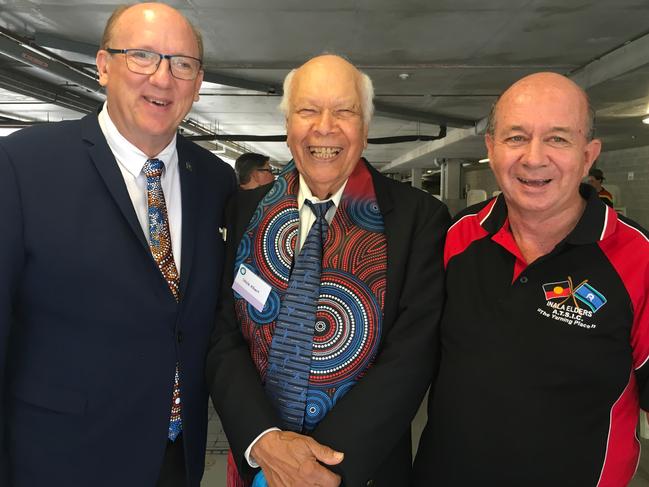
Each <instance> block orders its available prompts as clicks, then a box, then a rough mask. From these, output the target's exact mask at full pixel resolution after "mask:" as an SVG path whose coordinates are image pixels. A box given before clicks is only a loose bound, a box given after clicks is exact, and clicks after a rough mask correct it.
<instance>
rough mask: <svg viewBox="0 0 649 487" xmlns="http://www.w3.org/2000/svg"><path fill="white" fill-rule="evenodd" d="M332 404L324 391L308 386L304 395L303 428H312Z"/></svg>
mask: <svg viewBox="0 0 649 487" xmlns="http://www.w3.org/2000/svg"><path fill="white" fill-rule="evenodd" d="M333 405H334V403H333V401H332V399H331V398H330V397H329V395H328V394H327V393H326V392H325V391H321V390H318V389H313V388H309V392H308V393H307V396H306V414H305V415H304V426H305V428H306V429H307V430H312V429H314V428H315V427H316V426H317V425H318V423H319V422H320V421H322V420H323V419H324V417H325V416H326V414H327V413H328V412H329V411H330V410H331V408H332V407H333Z"/></svg>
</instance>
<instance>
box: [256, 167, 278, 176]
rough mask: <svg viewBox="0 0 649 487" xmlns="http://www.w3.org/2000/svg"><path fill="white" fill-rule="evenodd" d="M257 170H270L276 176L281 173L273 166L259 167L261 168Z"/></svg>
mask: <svg viewBox="0 0 649 487" xmlns="http://www.w3.org/2000/svg"><path fill="white" fill-rule="evenodd" d="M257 171H263V172H269V173H271V174H272V175H273V176H276V175H278V174H279V170H277V169H274V168H272V167H259V168H257Z"/></svg>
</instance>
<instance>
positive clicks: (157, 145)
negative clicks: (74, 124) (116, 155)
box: [97, 4, 203, 157]
mask: <svg viewBox="0 0 649 487" xmlns="http://www.w3.org/2000/svg"><path fill="white" fill-rule="evenodd" d="M108 47H111V48H113V49H135V48H140V49H147V50H149V51H154V52H158V53H161V54H178V55H185V56H192V57H196V58H198V57H199V49H198V43H197V41H196V37H195V36H194V33H193V31H192V28H191V26H190V25H189V23H188V22H187V21H186V20H185V18H184V17H183V16H182V15H180V14H179V13H178V12H177V11H176V10H174V9H172V8H171V7H168V6H166V5H163V4H139V5H136V6H133V7H131V8H129V9H127V10H126V11H124V13H122V15H121V16H120V17H119V18H118V19H117V21H116V23H115V25H114V27H113V30H112V34H111V36H110V41H109V45H108ZM97 69H98V71H99V83H100V84H101V85H102V86H104V87H106V91H107V104H108V114H109V115H110V118H111V120H112V121H113V123H114V124H115V126H116V127H117V129H118V130H119V132H120V133H121V134H122V135H123V136H124V137H125V138H126V139H127V140H128V141H129V142H131V143H132V144H133V145H135V146H136V147H138V148H139V149H140V150H142V151H143V152H144V153H146V154H147V155H148V156H151V157H152V156H155V155H156V154H158V153H159V152H160V151H161V150H162V149H163V148H164V147H165V146H166V145H167V144H169V142H170V141H171V140H172V138H173V136H174V133H175V132H176V130H177V128H178V125H179V124H180V122H181V121H182V120H183V118H184V117H185V116H186V115H187V113H189V110H190V109H191V107H192V103H193V102H194V101H197V100H198V90H199V88H200V86H201V83H202V81H203V71H202V70H201V71H200V73H199V75H198V77H197V78H196V79H194V80H191V81H187V80H181V79H177V78H174V77H173V76H172V75H171V71H170V70H169V61H168V60H166V59H165V60H162V62H161V63H160V66H159V67H158V70H157V71H156V72H155V73H153V74H151V75H143V74H137V73H132V72H131V71H129V69H128V68H127V66H126V59H125V56H124V54H112V55H111V54H109V53H108V52H106V51H104V50H100V51H99V52H98V53H97Z"/></svg>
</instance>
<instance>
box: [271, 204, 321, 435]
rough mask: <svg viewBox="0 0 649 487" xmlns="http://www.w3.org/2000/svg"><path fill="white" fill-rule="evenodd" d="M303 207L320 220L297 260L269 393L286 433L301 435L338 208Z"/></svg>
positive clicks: (274, 345) (273, 347)
mask: <svg viewBox="0 0 649 487" xmlns="http://www.w3.org/2000/svg"><path fill="white" fill-rule="evenodd" d="M304 203H305V204H306V205H308V206H309V207H310V208H311V210H312V211H313V213H314V214H315V216H316V220H315V222H314V223H313V226H312V227H311V229H310V230H309V234H308V235H307V237H306V240H305V241H304V245H303V246H302V250H301V251H300V253H299V255H298V256H297V258H296V259H295V264H294V266H293V272H292V273H291V277H290V279H289V282H288V289H287V290H286V294H285V295H284V299H283V300H282V304H281V306H280V310H279V315H278V317H277V325H276V326H275V333H274V335H273V341H272V343H271V346H270V351H269V354H268V370H267V373H266V392H267V393H268V395H269V397H270V398H271V400H272V401H273V402H274V403H275V405H276V407H277V409H278V411H279V414H280V417H281V419H282V421H283V422H284V424H283V427H284V428H287V429H290V430H292V431H302V428H303V424H304V415H305V410H306V400H307V390H308V388H309V372H310V368H311V356H312V351H313V332H314V329H315V322H316V311H317V306H318V297H319V296H320V273H321V269H322V244H323V242H324V241H325V240H326V239H327V231H328V229H329V225H328V223H327V220H326V219H325V214H326V213H327V211H328V210H329V208H331V206H332V205H333V202H332V201H331V200H329V201H325V202H323V203H312V202H311V201H309V200H305V201H304Z"/></svg>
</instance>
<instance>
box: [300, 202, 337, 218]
mask: <svg viewBox="0 0 649 487" xmlns="http://www.w3.org/2000/svg"><path fill="white" fill-rule="evenodd" d="M304 202H305V203H306V204H307V205H309V208H311V211H313V213H314V214H315V216H316V218H324V216H325V215H326V214H327V211H329V208H331V207H332V206H333V205H334V202H333V201H331V200H327V201H323V202H322V203H314V202H313V201H310V200H304Z"/></svg>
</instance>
